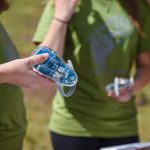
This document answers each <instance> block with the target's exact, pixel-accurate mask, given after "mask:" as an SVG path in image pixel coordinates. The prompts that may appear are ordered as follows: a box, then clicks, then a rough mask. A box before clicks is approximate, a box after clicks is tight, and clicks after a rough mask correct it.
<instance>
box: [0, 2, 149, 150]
mask: <svg viewBox="0 0 150 150" xmlns="http://www.w3.org/2000/svg"><path fill="white" fill-rule="evenodd" d="M44 2H45V1H41V0H24V1H22V0H13V1H12V5H11V8H10V10H9V11H7V12H5V13H3V14H2V15H1V20H2V23H3V24H4V25H5V26H6V28H7V30H8V32H9V33H10V36H11V37H12V39H13V41H14V43H15V44H16V46H17V48H18V51H19V53H20V55H21V56H22V57H24V56H28V55H30V54H31V52H32V50H33V49H34V48H35V46H34V45H33V43H32V42H31V41H32V36H33V34H34V32H35V28H36V25H37V22H38V20H39V17H40V14H41V12H42V9H43V6H44ZM149 89H150V88H147V90H146V92H145V94H146V97H147V101H148V102H147V104H146V105H142V106H138V111H139V115H138V119H139V133H140V138H141V141H150V128H149V127H150V102H149V99H150V96H149ZM42 91H43V93H39V91H25V90H24V92H25V104H26V109H27V116H28V121H29V125H28V130H27V135H26V138H25V142H24V150H51V149H52V148H51V146H50V144H49V143H50V140H49V135H48V121H49V118H50V115H49V114H50V111H51V102H50V101H49V100H50V97H51V94H50V91H49V90H47V89H44V90H43V89H42ZM45 95H46V96H45ZM41 100H42V101H41Z"/></svg>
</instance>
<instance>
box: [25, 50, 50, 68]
mask: <svg viewBox="0 0 150 150" xmlns="http://www.w3.org/2000/svg"><path fill="white" fill-rule="evenodd" d="M26 59H27V60H26V64H27V66H28V67H29V68H32V67H33V66H34V65H37V64H40V63H42V62H44V61H45V60H46V59H48V53H45V54H39V55H34V56H31V57H28V58H26Z"/></svg>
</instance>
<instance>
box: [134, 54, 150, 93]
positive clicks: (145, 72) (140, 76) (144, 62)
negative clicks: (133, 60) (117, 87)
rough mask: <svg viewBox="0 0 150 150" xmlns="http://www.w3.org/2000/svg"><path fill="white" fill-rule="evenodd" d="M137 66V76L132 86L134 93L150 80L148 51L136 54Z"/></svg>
mask: <svg viewBox="0 0 150 150" xmlns="http://www.w3.org/2000/svg"><path fill="white" fill-rule="evenodd" d="M137 67H138V70H137V77H136V79H135V85H134V87H133V92H134V93H136V92H137V91H138V90H140V89H141V88H143V87H144V86H145V85H147V84H148V83H149V82H150V52H145V53H141V54H139V55H138V57H137Z"/></svg>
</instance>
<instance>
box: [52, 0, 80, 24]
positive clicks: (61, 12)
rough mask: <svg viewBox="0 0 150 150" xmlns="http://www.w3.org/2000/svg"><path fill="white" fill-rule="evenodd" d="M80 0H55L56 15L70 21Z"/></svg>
mask: <svg viewBox="0 0 150 150" xmlns="http://www.w3.org/2000/svg"><path fill="white" fill-rule="evenodd" d="M77 2H78V0H54V5H55V14H54V17H56V18H59V19H61V20H64V21H66V22H69V20H70V18H71V17H72V15H73V13H74V9H75V7H76V5H77Z"/></svg>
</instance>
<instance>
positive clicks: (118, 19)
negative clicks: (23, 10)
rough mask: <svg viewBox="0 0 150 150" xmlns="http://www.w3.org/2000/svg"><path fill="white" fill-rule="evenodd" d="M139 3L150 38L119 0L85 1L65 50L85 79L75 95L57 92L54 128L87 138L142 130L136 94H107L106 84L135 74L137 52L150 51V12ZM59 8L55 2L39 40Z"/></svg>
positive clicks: (46, 14)
mask: <svg viewBox="0 0 150 150" xmlns="http://www.w3.org/2000/svg"><path fill="white" fill-rule="evenodd" d="M139 2H140V12H141V14H140V15H141V16H140V17H141V19H142V31H143V32H144V33H145V34H146V35H145V36H144V37H143V36H141V35H140V34H138V33H137V30H136V29H135V27H134V25H133V24H132V22H131V20H130V19H129V16H128V14H127V12H126V11H125V9H124V8H123V7H122V6H121V5H120V3H118V1H116V0H109V1H108V0H92V1H87V0H81V1H80V3H79V5H78V7H77V9H76V11H75V14H74V16H73V17H72V19H71V21H70V24H69V27H68V31H67V39H66V42H65V51H64V59H65V60H67V59H71V60H72V62H73V65H74V68H75V70H76V72H77V74H78V77H79V81H78V84H77V89H76V91H75V93H74V95H73V96H71V97H69V98H65V97H62V96H61V95H60V94H59V93H57V94H56V96H55V98H54V102H53V112H52V117H51V122H50V129H51V130H52V131H54V132H56V133H59V134H63V135H70V136H87V137H90V136H94V137H126V136H134V135H137V120H136V108H135V105H134V97H133V99H132V100H131V101H129V102H128V103H126V104H121V103H119V102H116V101H115V100H113V99H112V98H110V97H107V94H106V91H105V86H106V85H107V84H108V83H110V82H112V81H113V79H114V77H116V76H118V77H125V78H128V77H130V74H131V68H132V65H133V63H134V61H135V58H136V55H137V54H138V53H140V52H144V51H148V50H150V44H149V41H148V40H149V39H150V30H149V26H150V18H149V15H150V12H149V10H148V8H147V6H146V5H145V4H144V3H143V2H142V0H141V1H139ZM53 12H54V7H53V4H51V2H50V3H48V5H47V6H46V8H45V10H44V12H43V15H42V18H41V20H40V23H39V26H38V28H37V31H36V33H35V36H34V39H33V40H34V41H35V42H41V41H42V39H43V38H44V36H45V34H46V32H47V30H48V26H49V24H50V22H51V20H52V16H53ZM148 13H149V14H148Z"/></svg>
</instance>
